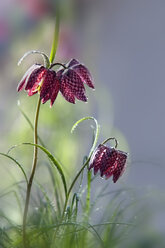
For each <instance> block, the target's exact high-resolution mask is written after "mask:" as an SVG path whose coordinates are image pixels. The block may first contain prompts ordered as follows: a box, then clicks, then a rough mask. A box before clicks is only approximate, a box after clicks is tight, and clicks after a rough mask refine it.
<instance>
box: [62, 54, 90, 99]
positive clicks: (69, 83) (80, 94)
mask: <svg viewBox="0 0 165 248" xmlns="http://www.w3.org/2000/svg"><path fill="white" fill-rule="evenodd" d="M57 77H58V79H59V81H60V92H61V93H62V95H63V96H64V98H65V99H66V100H67V101H68V102H71V103H75V98H77V99H78V100H81V101H83V102H87V97H86V95H85V87H84V83H85V84H87V85H88V86H89V87H90V88H93V89H94V85H93V82H92V77H91V74H90V72H89V70H88V69H87V68H86V67H85V66H84V65H82V64H80V63H79V62H78V60H76V59H72V60H70V62H68V63H67V64H66V65H65V68H63V69H61V68H60V70H59V71H58V72H57Z"/></svg>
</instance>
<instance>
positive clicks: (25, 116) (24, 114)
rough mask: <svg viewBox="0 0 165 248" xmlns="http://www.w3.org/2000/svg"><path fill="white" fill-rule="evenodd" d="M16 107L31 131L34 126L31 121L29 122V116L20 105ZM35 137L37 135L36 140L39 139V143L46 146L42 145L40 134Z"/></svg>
mask: <svg viewBox="0 0 165 248" xmlns="http://www.w3.org/2000/svg"><path fill="white" fill-rule="evenodd" d="M18 108H19V110H20V112H21V114H22V115H23V117H24V118H25V120H26V121H27V122H28V124H29V126H30V127H31V129H32V131H34V126H33V124H32V122H31V120H30V119H29V117H28V116H27V114H26V113H25V112H24V111H23V110H22V109H21V107H20V106H19V105H18ZM37 137H38V140H39V142H40V144H41V145H42V146H44V147H46V146H45V145H44V142H43V141H42V139H41V138H40V136H39V135H37Z"/></svg>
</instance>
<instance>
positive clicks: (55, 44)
mask: <svg viewBox="0 0 165 248" xmlns="http://www.w3.org/2000/svg"><path fill="white" fill-rule="evenodd" d="M59 30H60V14H59V7H58V5H57V11H56V25H55V30H54V38H53V43H52V49H51V53H50V58H49V61H50V64H52V63H53V61H54V58H55V55H56V51H57V47H58V39H59Z"/></svg>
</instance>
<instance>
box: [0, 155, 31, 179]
mask: <svg viewBox="0 0 165 248" xmlns="http://www.w3.org/2000/svg"><path fill="white" fill-rule="evenodd" d="M0 155H2V156H4V157H7V158H9V159H11V160H12V161H14V162H15V163H16V165H17V166H18V167H19V168H20V169H21V171H22V173H23V175H24V177H25V180H26V183H28V179H27V176H26V173H25V171H24V169H23V167H22V165H21V164H20V163H19V162H18V161H17V160H16V159H14V158H13V157H12V156H10V155H8V154H6V153H2V152H0Z"/></svg>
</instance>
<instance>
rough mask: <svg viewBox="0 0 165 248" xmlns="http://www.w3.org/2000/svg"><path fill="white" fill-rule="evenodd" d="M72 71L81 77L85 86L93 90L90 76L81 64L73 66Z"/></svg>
mask: <svg viewBox="0 0 165 248" xmlns="http://www.w3.org/2000/svg"><path fill="white" fill-rule="evenodd" d="M72 69H73V70H74V71H75V72H76V73H77V74H78V75H79V76H80V77H81V79H82V81H83V82H84V83H85V84H87V85H88V86H89V87H90V88H92V89H94V85H93V83H92V77H91V74H90V72H89V70H88V69H87V68H86V67H85V66H84V65H81V64H78V65H74V66H73V67H72Z"/></svg>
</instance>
